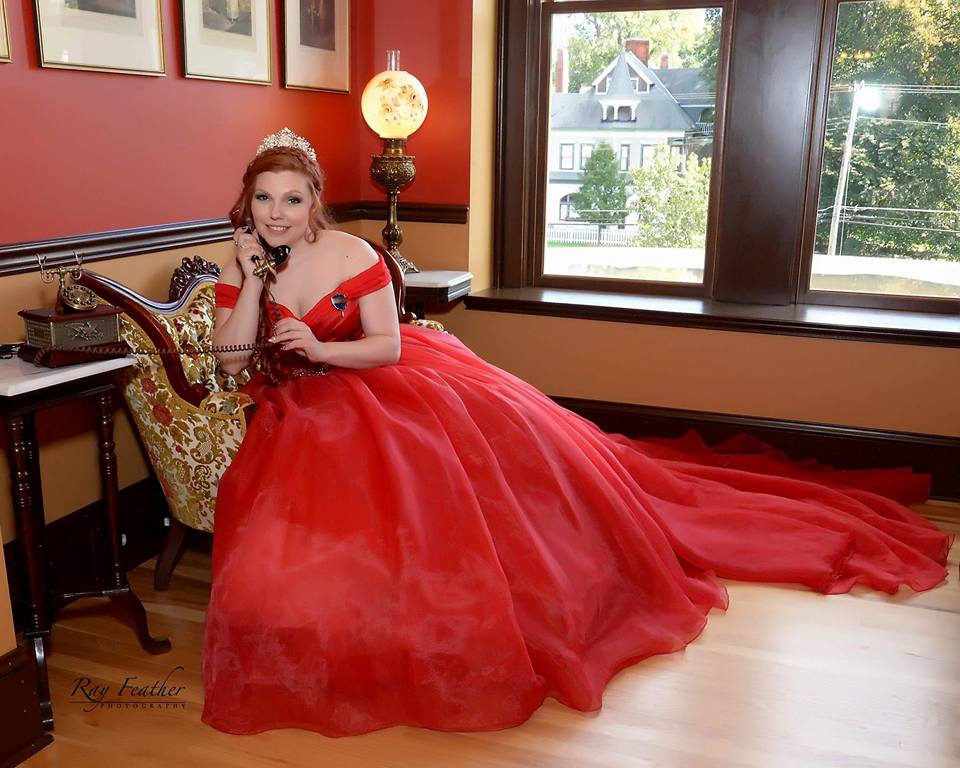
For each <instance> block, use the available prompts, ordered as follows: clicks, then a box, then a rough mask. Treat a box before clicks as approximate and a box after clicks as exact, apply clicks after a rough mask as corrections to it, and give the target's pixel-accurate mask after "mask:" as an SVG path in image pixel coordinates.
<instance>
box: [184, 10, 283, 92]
mask: <svg viewBox="0 0 960 768" xmlns="http://www.w3.org/2000/svg"><path fill="white" fill-rule="evenodd" d="M180 10H181V33H182V42H183V76H184V77H190V78H197V79H200V80H224V81H229V82H239V83H251V84H254V85H271V84H272V83H273V66H272V62H273V42H272V41H273V29H272V27H273V25H272V22H271V16H272V15H273V8H272V6H271V3H270V0H181V2H180Z"/></svg>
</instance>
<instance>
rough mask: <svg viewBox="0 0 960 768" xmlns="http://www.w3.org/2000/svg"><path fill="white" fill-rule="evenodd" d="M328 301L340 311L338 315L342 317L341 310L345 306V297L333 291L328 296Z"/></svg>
mask: <svg viewBox="0 0 960 768" xmlns="http://www.w3.org/2000/svg"><path fill="white" fill-rule="evenodd" d="M330 303H331V304H333V308H334V309H335V310H337V312H339V313H340V317H343V311H344V310H345V309H346V308H347V297H346V296H344V295H343V294H342V293H335V294H333V296H331V297H330Z"/></svg>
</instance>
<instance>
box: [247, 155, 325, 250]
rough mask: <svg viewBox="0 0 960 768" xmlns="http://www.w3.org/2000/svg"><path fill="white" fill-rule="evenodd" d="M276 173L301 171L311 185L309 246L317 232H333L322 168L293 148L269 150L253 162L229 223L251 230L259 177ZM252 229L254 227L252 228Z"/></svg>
mask: <svg viewBox="0 0 960 768" xmlns="http://www.w3.org/2000/svg"><path fill="white" fill-rule="evenodd" d="M271 171H272V172H277V171H298V172H299V173H302V174H303V175H304V176H306V177H307V180H308V181H309V182H310V196H311V198H312V199H311V201H310V217H309V231H308V232H307V242H309V243H312V242H314V241H316V239H317V232H319V231H320V230H322V229H332V228H333V219H332V218H331V217H330V212H329V211H328V210H327V206H326V205H324V203H323V171H321V170H320V166H319V165H317V164H316V163H315V162H314V161H313V160H311V159H310V158H309V157H308V156H307V154H306V153H305V152H301V151H300V150H299V149H294V148H293V147H278V148H277V149H268V150H267V151H266V152H264V153H262V154H260V155H257V156H256V157H255V158H253V160H251V161H250V165H248V166H247V170H246V171H244V174H243V189H242V190H241V192H240V197H238V198H237V202H236V203H234V204H233V208H232V209H231V210H230V223H231V224H233V228H234V229H237V228H239V227H242V226H250V225H251V223H252V221H253V214H252V213H251V212H250V203H251V202H252V200H253V189H254V187H255V186H256V183H257V176H259V175H260V174H261V173H269V172H271ZM251 229H252V227H251Z"/></svg>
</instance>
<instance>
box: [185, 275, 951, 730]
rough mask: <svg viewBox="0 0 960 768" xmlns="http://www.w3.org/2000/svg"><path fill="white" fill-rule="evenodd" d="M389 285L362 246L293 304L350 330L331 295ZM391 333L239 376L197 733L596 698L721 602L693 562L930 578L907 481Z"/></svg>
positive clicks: (837, 585)
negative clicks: (643, 418)
mask: <svg viewBox="0 0 960 768" xmlns="http://www.w3.org/2000/svg"><path fill="white" fill-rule="evenodd" d="M389 281H390V276H389V273H388V271H387V269H386V266H385V265H384V264H383V262H382V261H381V262H378V263H377V264H375V265H373V266H371V267H370V268H369V269H366V270H364V271H363V272H361V273H360V274H358V275H356V276H355V277H353V278H351V279H349V280H347V281H346V282H344V283H342V284H341V285H340V286H339V287H338V289H337V291H336V292H337V293H340V294H343V295H344V296H346V298H347V306H346V308H345V309H344V310H343V312H342V313H341V312H340V311H338V309H337V308H336V307H334V305H333V302H332V301H331V299H332V297H333V293H331V294H328V295H327V296H325V297H323V298H321V299H320V300H319V301H318V302H317V304H316V306H314V307H313V309H311V310H310V311H309V312H308V313H307V314H306V315H305V316H304V317H303V318H302V319H303V320H304V322H306V323H307V324H308V325H309V326H310V327H311V328H312V329H313V331H314V333H315V334H316V336H317V337H318V338H320V339H322V340H325V341H327V340H331V341H332V340H348V339H355V338H358V337H359V336H360V335H361V330H360V317H359V310H358V306H357V299H359V297H361V296H363V295H365V294H367V293H370V292H372V291H375V290H377V289H379V288H381V287H383V286H384V285H386V284H387V283H388V282H389ZM236 294H237V291H236V289H233V290H231V289H230V287H229V286H219V287H218V303H219V304H220V305H221V306H232V302H233V301H235V297H236ZM279 309H280V311H281V312H282V313H283V314H284V315H286V316H292V313H291V312H290V311H289V310H288V309H286V308H285V307H282V306H279ZM401 336H402V353H401V357H400V361H399V363H398V364H396V365H389V366H383V367H379V368H369V369H364V370H353V369H333V370H332V371H331V372H330V373H329V374H327V375H324V376H306V377H302V378H291V379H290V380H289V381H286V382H285V383H283V384H282V385H281V386H269V385H268V384H267V383H266V382H265V381H264V379H263V378H262V376H261V375H259V374H258V375H257V376H256V377H255V378H254V379H253V380H252V381H251V382H250V384H249V385H247V388H246V391H247V392H249V393H250V394H251V395H253V397H254V398H255V399H256V401H257V402H258V404H259V409H258V411H257V413H256V416H255V417H254V419H253V421H252V423H251V425H250V428H249V430H248V432H247V435H246V438H245V439H244V442H243V445H242V446H241V448H240V451H239V453H238V454H237V456H236V458H235V460H234V461H233V463H232V464H231V466H230V468H229V469H228V471H227V472H226V474H225V476H224V477H223V480H222V482H221V484H220V487H219V495H218V499H217V510H216V534H215V536H214V546H213V586H212V594H211V599H210V605H209V608H208V610H207V615H206V632H205V639H204V657H203V675H204V684H205V705H204V710H203V720H204V722H206V723H208V724H209V725H211V726H213V727H214V728H217V729H220V730H223V731H228V732H231V733H256V732H259V731H264V730H267V729H272V728H286V727H295V728H305V729H310V730H314V731H318V732H320V733H323V734H326V735H328V736H345V735H350V734H360V733H365V732H368V731H372V730H375V729H378V728H385V727H388V726H392V725H412V726H420V727H425V728H434V729H440V730H456V731H470V730H490V729H499V728H507V727H509V726H513V725H517V724H519V723H521V722H523V721H524V720H526V719H527V718H528V717H530V715H531V714H532V713H533V712H534V710H536V709H537V707H539V706H540V704H541V703H542V702H543V700H544V698H545V697H547V696H552V697H554V698H556V699H557V700H559V701H560V702H562V703H563V704H566V705H567V706H570V707H573V708H575V709H578V710H583V711H590V710H596V709H598V708H599V707H600V706H601V702H602V694H603V689H604V686H605V685H606V683H607V682H608V681H609V680H610V678H611V677H612V676H613V675H614V674H615V673H616V672H617V671H618V670H620V669H622V668H623V667H625V666H627V665H630V664H633V663H635V662H637V661H639V660H641V659H644V658H646V657H648V656H651V655H654V654H660V653H670V652H672V651H677V650H679V649H681V648H683V647H684V646H685V645H686V644H687V643H689V642H691V641H692V640H693V639H694V638H696V637H697V635H699V634H700V632H701V631H702V630H703V627H704V624H705V622H706V614H707V612H708V611H709V610H710V609H711V608H724V607H726V604H727V596H726V591H725V590H724V588H723V586H722V585H721V584H720V583H719V582H718V581H717V577H726V578H732V579H743V580H749V581H763V582H793V583H800V584H806V585H808V586H809V587H811V588H813V589H816V590H819V591H821V592H825V593H837V592H846V591H848V590H850V589H851V587H853V586H854V585H855V584H863V585H866V586H868V587H872V588H874V589H878V590H882V591H885V592H890V593H893V592H895V591H896V590H897V588H898V587H899V586H901V585H907V586H909V587H911V588H912V589H915V590H924V589H929V588H931V587H934V586H935V585H937V584H939V583H940V582H941V581H943V579H944V578H945V575H946V571H945V562H946V556H947V552H948V550H949V547H950V544H951V540H950V537H949V536H947V535H946V534H944V533H942V532H940V531H939V530H938V529H937V528H936V527H935V526H934V525H932V524H931V523H929V522H927V521H926V520H924V519H923V518H921V517H920V516H918V515H917V514H915V513H914V512H912V511H911V510H909V509H907V508H906V507H904V506H903V504H904V503H910V502H914V501H921V500H923V499H925V498H926V494H927V490H928V488H927V482H928V481H927V479H926V478H925V477H924V476H920V475H915V474H913V473H912V472H910V471H909V470H892V471H891V470H885V471H875V472H840V471H834V470H831V469H829V468H827V467H824V466H821V465H817V464H813V463H791V462H789V461H788V460H787V459H786V458H785V457H783V456H782V455H780V454H777V453H776V452H773V451H771V450H770V449H769V448H766V447H765V446H763V445H750V444H749V442H747V441H734V442H731V443H728V444H726V445H724V446H720V447H719V448H716V447H715V448H713V449H708V448H707V447H706V446H705V445H704V444H703V443H702V442H700V441H699V439H697V438H696V437H695V436H692V435H691V436H689V437H688V438H686V439H684V440H681V441H669V442H667V441H643V440H629V439H627V438H625V437H623V436H620V435H608V434H605V433H604V432H602V431H601V430H600V429H598V428H597V427H596V426H595V425H593V424H592V423H590V422H589V421H586V420H585V419H583V418H581V417H580V416H577V415H576V414H574V413H571V412H570V411H567V410H565V409H563V408H561V407H559V406H558V405H556V404H555V403H554V402H553V401H551V400H550V399H549V398H548V397H546V396H545V395H543V394H542V393H540V392H539V391H537V390H536V389H535V388H534V387H532V386H530V385H529V384H527V383H525V382H523V381H521V380H520V379H518V378H516V377H515V376H512V375H510V374H509V373H506V372H504V371H502V370H500V369H498V368H496V367H495V366H493V365H490V364H489V363H486V362H484V361H483V360H481V359H480V358H478V357H477V356H476V355H475V354H473V353H472V352H471V351H470V350H469V349H467V348H466V347H465V346H464V345H463V344H462V343H460V342H459V341H458V340H457V339H456V338H454V337H453V336H451V335H449V334H445V333H441V332H437V331H434V330H431V329H427V328H422V327H418V326H410V325H402V326H401ZM288 354H289V353H288ZM745 449H749V450H745Z"/></svg>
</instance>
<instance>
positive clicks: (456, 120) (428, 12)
mask: <svg viewBox="0 0 960 768" xmlns="http://www.w3.org/2000/svg"><path fill="white" fill-rule="evenodd" d="M161 6H162V17H163V25H164V30H163V37H164V55H165V58H166V69H167V76H166V77H146V76H137V75H118V74H110V73H102V72H81V71H73V70H57V69H43V68H41V67H40V66H39V64H38V60H37V53H36V34H35V31H34V23H33V10H32V2H31V0H8V3H7V16H8V23H9V29H10V42H11V48H12V51H11V53H12V56H13V62H12V63H9V64H0V103H2V105H3V114H4V119H3V120H2V122H0V126H2V127H0V153H2V154H0V174H2V177H0V243H15V242H22V241H27V240H37V239H44V238H50V237H60V236H67V235H75V234H82V233H87V232H98V231H104V230H112V229H126V228H129V227H139V226H149V225H152V224H162V223H168V222H176V221H189V220H192V219H207V218H216V217H220V216H224V215H226V212H227V210H228V209H229V207H230V205H231V204H232V202H233V200H234V197H235V196H236V194H237V192H238V191H239V183H240V176H241V174H242V172H243V168H244V166H245V164H246V162H247V161H248V160H249V158H250V157H251V156H252V153H253V152H254V151H255V149H256V147H257V145H258V144H259V142H260V140H261V138H262V137H263V136H265V135H267V134H269V133H272V132H273V131H276V130H278V129H279V128H281V127H283V126H284V125H288V126H290V128H292V129H293V130H295V131H297V132H298V133H301V134H303V135H304V136H306V137H307V138H308V139H310V141H311V142H312V143H313V145H314V146H315V147H316V150H317V155H318V159H319V160H320V163H321V165H322V166H323V167H324V169H325V170H326V172H327V176H328V184H327V190H328V197H329V199H330V201H331V202H342V201H347V200H357V199H371V198H372V199H378V198H380V197H381V196H382V193H381V192H379V191H378V190H377V189H376V188H375V187H374V186H373V184H372V182H370V181H369V174H368V171H367V169H368V167H369V155H370V153H371V152H376V151H378V147H379V141H378V140H377V139H376V138H375V137H374V136H373V135H372V133H371V132H370V130H369V129H368V128H367V127H366V125H365V124H364V123H363V119H362V117H361V115H360V109H359V99H360V93H361V91H362V89H363V85H364V84H365V83H366V81H367V80H368V79H369V77H370V76H371V75H372V74H374V73H375V72H376V71H379V69H381V68H382V64H381V60H383V59H384V51H385V50H386V48H387V47H394V46H395V47H398V48H400V50H401V64H402V65H403V66H404V67H405V68H407V69H409V70H410V71H412V72H413V73H414V74H416V75H417V76H418V77H420V79H421V80H422V81H423V83H424V85H425V86H426V88H427V92H428V96H429V98H430V104H431V108H430V114H429V115H428V117H427V122H426V124H425V125H424V127H423V128H422V129H421V130H420V132H418V133H417V134H415V136H414V137H413V138H412V139H411V141H410V144H409V151H410V152H411V153H414V154H417V155H418V158H417V166H418V178H417V180H416V181H415V182H414V183H413V185H411V187H410V188H409V191H408V192H407V193H405V194H404V195H403V199H404V200H410V201H419V202H438V203H452V204H465V203H466V201H467V199H468V190H469V156H468V155H469V146H470V118H469V116H470V112H469V107H470V78H469V71H470V24H471V6H472V3H471V2H470V1H469V0H393V2H387V0H353V3H352V25H351V26H352V35H351V75H352V86H351V93H350V94H349V95H341V94H329V93H321V92H310V91H294V90H287V89H285V88H282V87H281V86H280V85H279V82H280V77H279V72H280V71H281V69H280V65H281V45H280V41H279V30H280V18H279V8H280V6H281V3H280V2H277V3H276V4H275V7H276V11H277V18H276V23H275V25H274V73H275V74H274V84H273V85H270V86H257V85H248V84H240V83H236V84H234V83H223V82H211V81H204V80H188V79H185V78H183V77H182V76H181V42H180V18H179V16H180V11H179V7H180V6H179V2H177V1H176V0H161ZM409 41H416V43H417V45H416V50H414V47H413V45H412V44H410V43H409ZM405 42H407V43H408V44H407V45H406V47H405V46H404V43H405Z"/></svg>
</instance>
